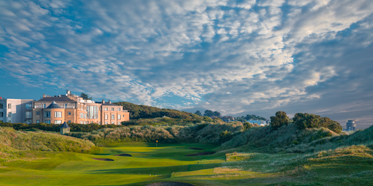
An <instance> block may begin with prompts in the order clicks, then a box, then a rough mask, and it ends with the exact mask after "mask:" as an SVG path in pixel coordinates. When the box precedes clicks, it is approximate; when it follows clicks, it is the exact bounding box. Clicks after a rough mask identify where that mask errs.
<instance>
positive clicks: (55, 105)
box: [47, 101, 61, 108]
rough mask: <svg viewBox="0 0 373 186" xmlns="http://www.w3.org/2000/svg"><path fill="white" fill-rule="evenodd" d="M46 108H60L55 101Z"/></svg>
mask: <svg viewBox="0 0 373 186" xmlns="http://www.w3.org/2000/svg"><path fill="white" fill-rule="evenodd" d="M47 108H61V107H60V106H59V105H58V104H57V103H56V102H55V101H53V102H52V103H51V104H50V105H49V106H48V107H47Z"/></svg>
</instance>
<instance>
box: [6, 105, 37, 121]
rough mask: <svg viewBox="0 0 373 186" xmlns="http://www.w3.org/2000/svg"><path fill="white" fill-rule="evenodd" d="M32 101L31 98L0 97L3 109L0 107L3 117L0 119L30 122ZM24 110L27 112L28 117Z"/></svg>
mask: <svg viewBox="0 0 373 186" xmlns="http://www.w3.org/2000/svg"><path fill="white" fill-rule="evenodd" d="M32 101H33V100H32V99H0V103H1V104H2V105H3V109H0V112H1V113H2V115H3V117H0V120H1V121H3V122H11V123H31V122H32ZM9 105H10V108H9ZM26 112H29V115H28V117H26ZM10 113H11V114H10ZM9 116H10V117H9Z"/></svg>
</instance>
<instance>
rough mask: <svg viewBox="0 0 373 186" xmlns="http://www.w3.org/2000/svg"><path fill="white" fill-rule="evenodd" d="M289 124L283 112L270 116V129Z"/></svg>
mask: <svg viewBox="0 0 373 186" xmlns="http://www.w3.org/2000/svg"><path fill="white" fill-rule="evenodd" d="M288 124H289V117H288V116H287V115H286V112H284V111H277V112H276V116H271V127H272V128H273V129H274V130H276V129H278V128H280V127H282V126H284V125H288Z"/></svg>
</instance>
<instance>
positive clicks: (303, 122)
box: [293, 113, 342, 134]
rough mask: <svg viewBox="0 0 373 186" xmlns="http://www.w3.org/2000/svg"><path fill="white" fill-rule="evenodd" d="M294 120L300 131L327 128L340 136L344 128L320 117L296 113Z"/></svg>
mask: <svg viewBox="0 0 373 186" xmlns="http://www.w3.org/2000/svg"><path fill="white" fill-rule="evenodd" d="M293 120H294V124H295V125H296V126H297V127H298V129H306V128H320V127H325V128H328V129H330V130H332V131H334V132H336V133H338V134H339V133H341V132H342V126H341V125H340V124H339V123H338V122H336V121H333V120H331V119H330V118H327V117H320V116H319V115H314V114H308V113H296V114H295V116H294V118H293Z"/></svg>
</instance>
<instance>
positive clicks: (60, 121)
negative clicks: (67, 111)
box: [54, 120, 62, 124]
mask: <svg viewBox="0 0 373 186" xmlns="http://www.w3.org/2000/svg"><path fill="white" fill-rule="evenodd" d="M54 124H62V120H54Z"/></svg>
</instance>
